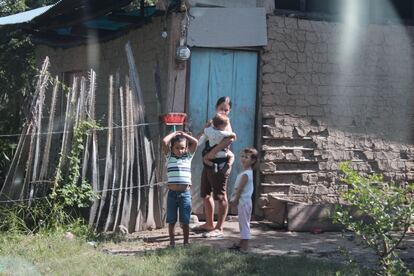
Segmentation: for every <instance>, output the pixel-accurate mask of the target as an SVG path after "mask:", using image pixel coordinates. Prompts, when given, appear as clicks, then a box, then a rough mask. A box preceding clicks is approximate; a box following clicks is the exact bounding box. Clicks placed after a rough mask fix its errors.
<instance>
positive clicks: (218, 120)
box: [213, 113, 230, 130]
mask: <svg viewBox="0 0 414 276" xmlns="http://www.w3.org/2000/svg"><path fill="white" fill-rule="evenodd" d="M229 122H230V120H229V117H228V116H227V115H225V114H222V113H217V114H216V116H214V118H213V126H214V128H216V129H218V130H225V129H226V127H227V126H228V125H229Z"/></svg>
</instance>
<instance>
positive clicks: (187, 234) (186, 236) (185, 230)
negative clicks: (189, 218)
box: [181, 224, 190, 244]
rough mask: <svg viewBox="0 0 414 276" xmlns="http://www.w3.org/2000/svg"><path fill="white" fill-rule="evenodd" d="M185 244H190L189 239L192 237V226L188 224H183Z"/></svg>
mask: <svg viewBox="0 0 414 276" xmlns="http://www.w3.org/2000/svg"><path fill="white" fill-rule="evenodd" d="M181 227H182V228H183V236H184V244H188V237H189V236H190V226H189V225H188V224H182V225H181Z"/></svg>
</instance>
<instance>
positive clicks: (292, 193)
mask: <svg viewBox="0 0 414 276" xmlns="http://www.w3.org/2000/svg"><path fill="white" fill-rule="evenodd" d="M264 128H266V126H264ZM263 132H264V133H265V134H266V129H265V131H263ZM262 144H263V146H262V149H261V154H262V158H261V160H262V161H261V168H260V174H261V176H260V178H261V179H260V186H259V194H260V197H259V202H258V204H259V207H260V208H261V209H262V210H263V211H264V213H265V217H267V218H268V219H270V220H272V221H274V222H278V223H280V224H283V220H284V218H285V215H286V214H285V212H286V210H285V208H286V204H281V203H283V202H284V203H286V202H306V196H307V193H308V190H307V188H308V187H309V185H310V182H315V183H316V181H317V179H318V174H317V173H318V171H319V161H320V157H319V156H315V150H317V148H316V144H315V143H314V141H313V139H312V137H274V136H272V135H264V136H262ZM272 217H273V218H272Z"/></svg>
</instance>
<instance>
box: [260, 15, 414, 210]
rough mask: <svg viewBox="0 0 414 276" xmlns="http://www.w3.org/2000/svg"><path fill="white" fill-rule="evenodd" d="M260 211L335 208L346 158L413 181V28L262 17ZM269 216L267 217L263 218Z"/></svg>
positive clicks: (360, 166)
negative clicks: (290, 205)
mask: <svg viewBox="0 0 414 276" xmlns="http://www.w3.org/2000/svg"><path fill="white" fill-rule="evenodd" d="M267 24H268V45H267V46H266V47H265V49H264V52H263V54H262V56H261V72H262V81H261V88H260V91H261V110H262V111H261V112H262V114H261V116H262V122H261V123H262V139H261V145H262V161H261V167H260V175H261V176H260V184H259V187H258V189H259V190H258V194H259V200H258V205H259V207H261V208H262V209H263V210H266V209H272V208H273V207H272V204H271V202H272V200H274V199H275V198H276V199H280V198H285V199H286V198H288V199H289V200H291V201H298V202H305V203H333V202H337V200H338V191H340V190H342V189H344V188H345V186H344V184H343V183H341V182H340V181H339V178H338V167H339V164H340V163H341V162H343V161H348V160H351V161H352V167H353V168H355V169H357V170H359V171H361V172H364V173H369V172H374V171H375V172H380V173H383V174H384V175H385V177H386V179H388V180H390V179H392V180H395V181H397V182H400V183H405V182H413V181H414V170H413V169H414V163H413V162H414V120H413V119H414V78H413V77H412V76H413V73H414V71H413V69H414V44H413V42H412V41H413V38H414V29H413V27H407V26H402V25H360V26H356V27H355V28H350V27H349V26H346V25H345V24H344V23H333V22H321V21H312V20H305V19H298V18H289V17H282V16H274V15H270V16H268V20H267ZM265 213H266V212H265Z"/></svg>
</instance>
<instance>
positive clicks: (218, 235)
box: [203, 230, 224, 238]
mask: <svg viewBox="0 0 414 276" xmlns="http://www.w3.org/2000/svg"><path fill="white" fill-rule="evenodd" d="M223 237H224V234H223V232H221V231H219V230H213V231H210V232H206V233H203V238H223Z"/></svg>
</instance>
